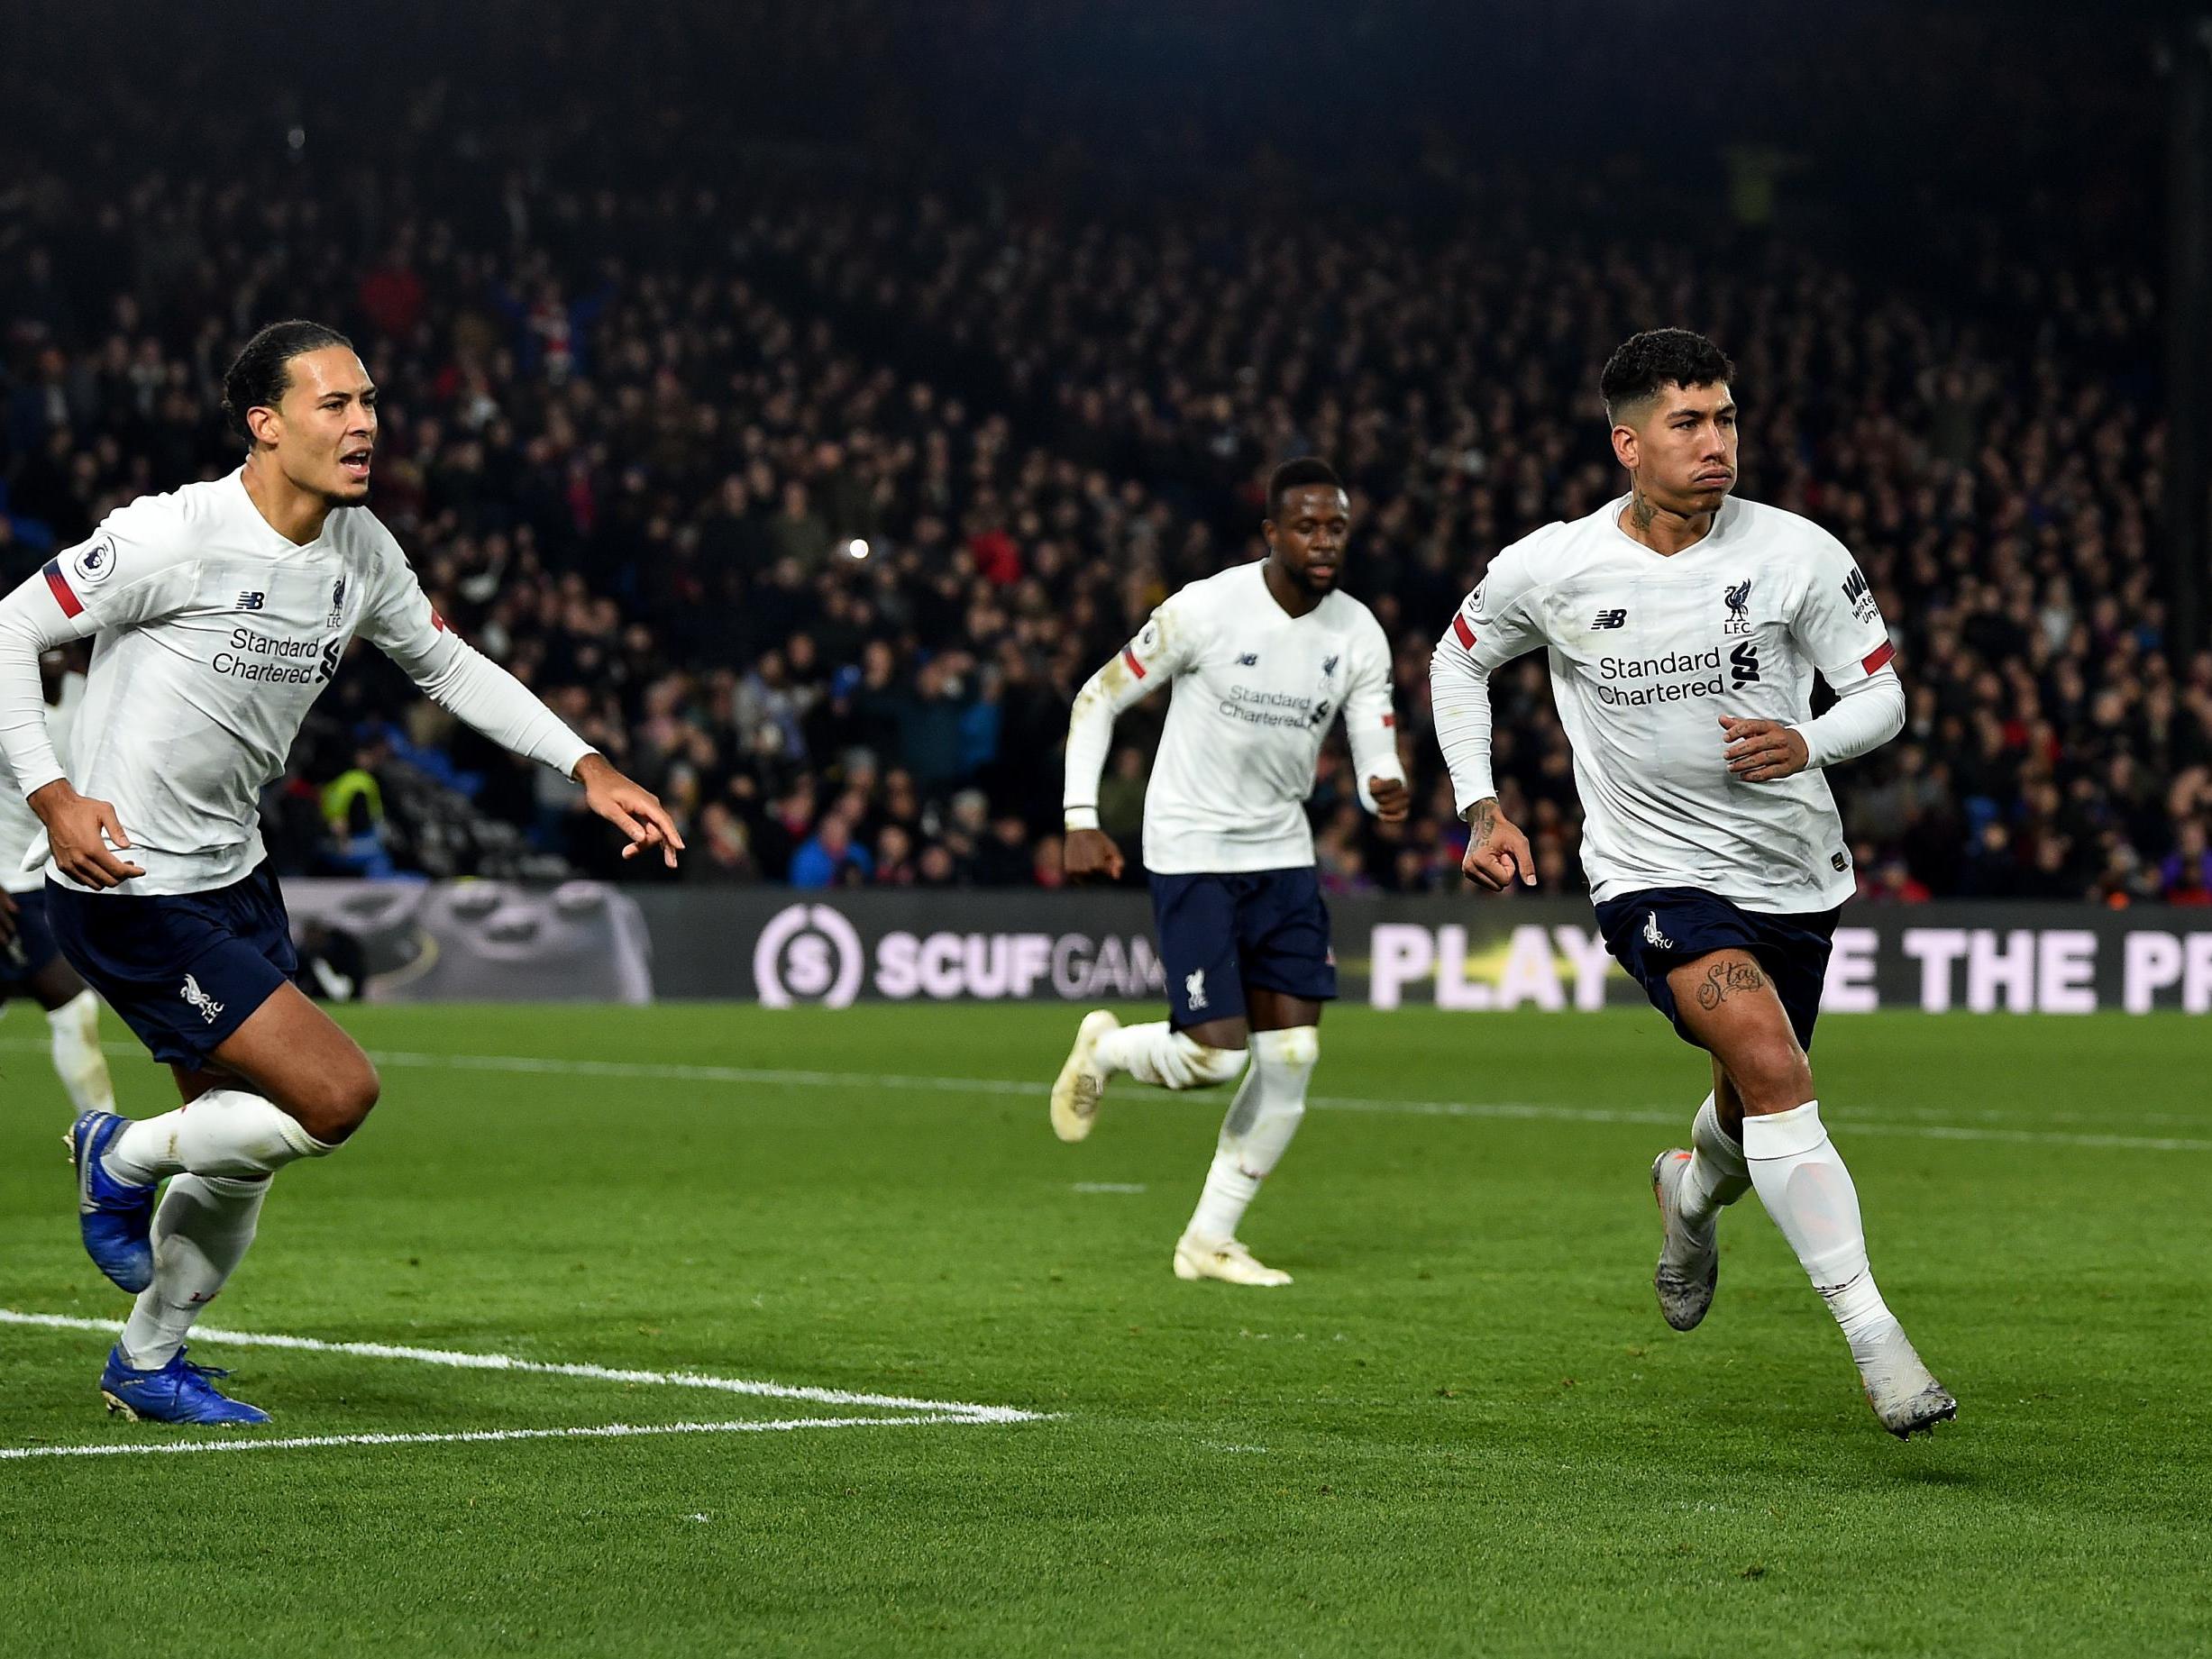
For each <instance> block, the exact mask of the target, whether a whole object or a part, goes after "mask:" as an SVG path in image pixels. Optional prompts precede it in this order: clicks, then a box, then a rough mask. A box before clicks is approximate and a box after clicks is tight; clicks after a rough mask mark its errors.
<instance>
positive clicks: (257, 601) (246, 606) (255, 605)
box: [238, 593, 269, 611]
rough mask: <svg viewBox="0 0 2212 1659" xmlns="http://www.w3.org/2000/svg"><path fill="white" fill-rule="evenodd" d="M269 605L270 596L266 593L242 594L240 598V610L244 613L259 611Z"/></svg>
mask: <svg viewBox="0 0 2212 1659" xmlns="http://www.w3.org/2000/svg"><path fill="white" fill-rule="evenodd" d="M268 603H269V596H268V595H267V594H265V593H242V594H240V595H239V596H238V608H239V609H240V610H242V611H258V610H260V609H261V606H264V605H266V604H268Z"/></svg>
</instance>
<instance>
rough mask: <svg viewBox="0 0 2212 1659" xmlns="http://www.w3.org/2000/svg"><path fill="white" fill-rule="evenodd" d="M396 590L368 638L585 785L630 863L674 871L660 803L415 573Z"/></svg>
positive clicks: (430, 688) (493, 729)
mask: <svg viewBox="0 0 2212 1659" xmlns="http://www.w3.org/2000/svg"><path fill="white" fill-rule="evenodd" d="M402 569H403V570H404V566H403V567H402ZM392 586H393V587H394V588H397V589H398V591H397V592H394V593H392V594H389V595H388V596H387V598H386V601H385V603H383V604H382V605H381V606H379V607H378V608H377V609H375V610H374V611H372V612H371V613H370V615H368V616H365V617H364V618H363V619H362V628H361V636H362V637H363V638H364V639H366V640H368V641H369V643H370V644H372V645H374V646H376V647H377V648H378V649H379V651H381V652H384V653H385V655H387V656H388V657H389V658H391V660H392V661H395V662H397V663H398V665H399V666H400V667H401V668H403V669H405V670H407V675H408V678H410V679H413V680H414V681H415V683H416V685H417V686H419V687H421V688H422V689H423V692H424V695H425V696H426V697H430V698H431V699H432V700H433V701H434V702H435V703H437V704H438V705H439V706H442V707H444V708H448V709H451V710H452V712H453V713H454V714H455V715H457V716H460V717H461V718H462V719H463V720H465V721H467V722H468V723H469V724H470V725H472V726H474V727H475V728H476V729H477V730H478V731H480V732H481V733H482V734H484V735H485V736H486V737H489V738H490V739H491V741H492V742H494V743H498V744H499V745H500V746H501V747H503V748H505V749H507V750H509V751H511V752H514V753H516V754H519V755H522V756H524V757H526V759H529V760H533V761H542V762H544V764H545V765H547V766H550V767H552V768H553V770H556V771H558V772H560V773H561V774H562V776H563V777H566V778H573V779H575V780H576V781H577V782H578V783H580V784H582V785H583V786H584V805H585V806H586V807H590V809H591V810H592V811H593V812H594V813H596V814H598V815H599V816H600V817H602V818H605V819H606V820H607V821H608V823H609V824H612V825H614V826H615V827H616V828H617V829H618V830H620V831H621V832H622V833H623V834H625V835H626V836H628V837H629V845H627V846H626V847H624V848H623V849H622V856H623V857H624V858H635V857H636V856H637V855H638V854H639V853H641V852H646V851H648V850H650V849H652V848H654V847H658V848H659V849H660V850H661V857H662V859H663V861H664V862H665V863H666V864H667V865H668V867H669V868H670V869H671V870H673V869H674V868H675V867H676V854H677V853H679V852H682V851H683V837H682V836H681V835H680V834H677V832H676V825H675V821H674V820H673V819H672V818H671V817H670V816H668V813H667V811H666V810H665V809H664V808H663V807H662V805H661V802H660V798H658V797H657V796H655V795H654V793H653V791H652V790H650V789H648V788H644V786H643V785H641V784H637V783H635V782H633V781H632V780H631V779H627V778H626V777H624V776H623V775H622V774H621V773H620V772H619V771H617V770H615V768H614V766H613V764H612V763H611V762H610V761H608V759H607V757H606V756H605V755H602V754H600V753H599V752H598V751H597V750H595V749H593V748H592V747H591V745H590V743H586V742H584V740H583V739H582V738H580V737H579V736H578V735H577V734H575V733H574V732H572V731H571V730H570V729H569V727H568V724H567V723H566V722H565V721H563V720H562V718H561V716H558V715H556V714H554V713H553V710H552V709H550V708H548V707H546V706H545V705H544V703H542V702H540V701H539V700H538V698H537V697H535V696H534V695H533V694H532V693H531V691H530V688H528V687H527V686H525V685H524V684H523V683H522V681H520V680H519V679H516V678H515V677H514V676H513V675H512V674H510V673H508V672H507V670H505V669H503V668H501V667H500V666H499V665H498V663H496V662H494V661H491V660H490V659H489V657H487V656H485V655H483V653H482V652H479V651H477V650H476V649H475V648H474V647H473V646H471V645H470V644H469V643H467V642H465V641H464V640H462V638H461V637H460V636H459V635H457V634H454V633H453V632H452V630H450V629H449V628H447V627H446V625H445V623H444V620H443V618H441V617H440V616H439V615H437V614H436V613H435V612H434V611H433V610H432V609H431V607H430V600H429V599H428V597H426V596H425V594H424V593H423V590H422V588H421V586H420V585H419V584H418V583H416V580H415V579H414V577H413V575H412V573H408V574H407V576H406V579H405V581H404V583H394V584H392Z"/></svg>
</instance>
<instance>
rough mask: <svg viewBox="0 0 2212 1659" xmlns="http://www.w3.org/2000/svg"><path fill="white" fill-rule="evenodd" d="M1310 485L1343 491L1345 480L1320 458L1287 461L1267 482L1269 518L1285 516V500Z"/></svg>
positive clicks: (1309, 457) (1312, 456)
mask: <svg viewBox="0 0 2212 1659" xmlns="http://www.w3.org/2000/svg"><path fill="white" fill-rule="evenodd" d="M1309 484H1325V485H1327V486H1328V487H1329V488H1330V489H1342V488H1344V480H1343V479H1340V478H1339V477H1338V476H1337V469H1335V468H1334V467H1332V466H1330V464H1329V463H1328V462H1327V461H1325V460H1321V458H1320V457H1318V456H1314V455H1308V456H1305V457H1304V458H1303V459H1302V460H1286V461H1284V463H1283V464H1282V465H1281V466H1279V467H1277V468H1276V469H1275V474H1274V476H1273V477H1271V478H1270V479H1268V480H1267V516H1268V517H1269V518H1279V517H1281V516H1282V514H1283V498H1284V497H1285V496H1287V495H1289V494H1290V493H1291V491H1293V489H1303V488H1306V486H1308V485H1309Z"/></svg>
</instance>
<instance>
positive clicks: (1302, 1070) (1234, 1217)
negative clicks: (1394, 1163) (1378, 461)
mask: <svg viewBox="0 0 2212 1659" xmlns="http://www.w3.org/2000/svg"><path fill="white" fill-rule="evenodd" d="M1267 508H1268V512H1267V520H1266V524H1264V525H1263V526H1262V529H1263V533H1265V535H1266V542H1267V557H1266V559H1264V560H1261V561H1258V562H1257V563H1252V564H1243V565H1239V566H1237V567H1235V568H1234V569H1231V570H1224V571H1222V572H1221V573H1220V575H1218V576H1210V577H1208V578H1206V579H1204V580H1202V581H1196V582H1193V583H1192V584H1191V585H1190V586H1189V587H1187V588H1184V589H1183V590H1182V591H1181V592H1180V593H1178V594H1176V595H1175V597H1173V598H1171V599H1169V600H1167V601H1166V602H1165V604H1163V605H1162V606H1160V607H1159V608H1158V609H1157V610H1156V611H1155V612H1153V614H1152V619H1151V620H1150V621H1149V622H1147V624H1145V626H1144V629H1143V631H1142V632H1141V633H1139V634H1138V635H1137V637H1136V638H1135V639H1133V640H1131V641H1130V642H1129V644H1128V645H1127V647H1125V648H1124V649H1123V650H1122V652H1121V653H1120V655H1119V656H1117V657H1116V658H1115V659H1114V660H1113V661H1111V662H1109V663H1108V664H1107V665H1106V666H1105V667H1104V668H1102V669H1101V670H1099V671H1098V672H1097V673H1096V674H1093V675H1092V677H1091V679H1090V680H1089V681H1088V683H1086V684H1085V685H1084V687H1083V690H1082V692H1081V693H1080V694H1079V695H1078V696H1077V697H1076V698H1075V706H1074V710H1073V712H1072V713H1071V715H1070V716H1069V719H1068V731H1067V784H1066V794H1065V801H1064V806H1065V813H1066V827H1067V840H1066V854H1065V858H1066V865H1067V872H1068V874H1069V875H1070V876H1072V877H1074V878H1075V879H1077V880H1083V879H1084V878H1087V877H1094V876H1101V875H1103V876H1108V877H1114V876H1119V875H1120V873H1121V869H1122V858H1121V850H1120V848H1119V847H1117V846H1116V845H1115V844H1114V843H1113V842H1112V840H1111V838H1109V837H1108V836H1107V835H1106V834H1104V833H1103V832H1101V830H1100V828H1099V826H1098V823H1099V821H1098V788H1099V773H1100V771H1101V769H1102V768H1103V767H1104V765H1105V761H1106V751H1107V748H1108V746H1109V744H1110V743H1111V741H1112V738H1113V725H1114V720H1115V718H1116V716H1119V715H1120V713H1121V712H1122V710H1124V709H1126V708H1129V707H1130V706H1133V705H1134V704H1136V703H1137V702H1138V701H1139V700H1140V699H1142V698H1143V697H1147V696H1148V695H1149V694H1150V693H1152V692H1154V691H1156V690H1158V689H1159V688H1161V687H1163V686H1172V687H1173V691H1172V693H1171V696H1170V701H1169V703H1168V706H1167V725H1166V730H1165V733H1164V734H1162V736H1161V739H1160V750H1159V756H1158V758H1157V759H1156V761H1154V763H1153V768H1152V778H1151V781H1150V783H1149V784H1148V785H1147V788H1146V791H1145V829H1144V861H1145V867H1146V869H1147V871H1150V873H1151V880H1152V906H1153V915H1154V917H1155V919H1156V925H1157V927H1158V932H1159V941H1160V961H1161V964H1162V966H1163V967H1164V968H1165V971H1166V978H1167V998H1168V1013H1169V1017H1168V1018H1167V1019H1165V1020H1164V1021H1159V1022H1156V1023H1153V1024H1148V1025H1121V1023H1120V1021H1119V1020H1117V1019H1116V1018H1115V1017H1114V1016H1113V1015H1112V1014H1111V1012H1109V1011H1108V1010H1106V1009H1103V1008H1101V1009H1099V1010H1097V1011H1095V1012H1093V1013H1092V1014H1090V1015H1088V1016H1085V1017H1084V1019H1083V1024H1082V1025H1080V1026H1079V1027H1078V1029H1077V1032H1076V1037H1075V1046H1074V1050H1073V1051H1072V1052H1071V1053H1069V1055H1068V1057H1067V1062H1066V1064H1065V1066H1063V1067H1062V1068H1061V1071H1060V1076H1059V1080H1058V1081H1056V1083H1055V1084H1054V1085H1053V1090H1052V1126H1053V1128H1054V1129H1055V1130H1056V1131H1057V1132H1058V1134H1059V1136H1060V1138H1061V1139H1062V1140H1065V1141H1079V1140H1081V1139H1083V1136H1085V1135H1088V1134H1090V1133H1091V1129H1092V1124H1093V1123H1094V1122H1095V1121H1096V1119H1097V1116H1098V1109H1099V1102H1100V1099H1101V1096H1102V1095H1103V1093H1104V1090H1105V1087H1106V1082H1107V1080H1108V1079H1109V1078H1111V1077H1112V1076H1113V1075H1114V1074H1115V1073H1117V1072H1122V1071H1126V1072H1128V1073H1129V1075H1130V1076H1131V1077H1134V1078H1136V1079H1137V1080H1138V1081H1140V1082H1146V1083H1152V1084H1155V1085H1156V1086H1158V1087H1160V1088H1163V1089H1199V1088H1203V1087H1205V1086H1207V1085H1209V1084H1213V1083H1226V1082H1228V1081H1229V1080H1231V1079H1233V1078H1235V1077H1236V1076H1237V1075H1238V1073H1239V1072H1240V1071H1241V1072H1243V1073H1244V1082H1243V1084H1242V1085H1241V1087H1239V1089H1238V1090H1237V1096H1236V1098H1235V1099H1234V1100H1232V1101H1231V1102H1230V1103H1229V1116H1228V1118H1227V1119H1226V1121H1224V1122H1223V1124H1222V1125H1221V1134H1220V1141H1219V1143H1218V1144H1217V1146H1216V1149H1215V1152H1214V1157H1213V1164H1212V1167H1211V1170H1209V1171H1208V1172H1207V1175H1206V1184H1205V1188H1204V1190H1203V1191H1202V1193H1201V1195H1200V1197H1199V1200H1198V1208H1197V1210H1196V1212H1195V1213H1193V1216H1192V1217H1191V1222H1190V1226H1188V1227H1186V1228H1185V1229H1184V1234H1183V1236H1182V1237H1181V1238H1180V1239H1179V1240H1177V1241H1176V1244H1175V1262H1174V1264H1175V1276H1176V1277H1177V1278H1179V1279H1220V1280H1226V1281H1229V1282H1230V1283H1232V1284H1248V1285H1282V1284H1288V1283H1289V1282H1290V1275H1289V1274H1288V1273H1285V1272H1282V1271H1280V1270H1279V1269H1276V1268H1271V1267H1266V1266H1264V1265H1262V1264H1261V1263H1260V1262H1257V1261H1256V1260H1254V1258H1253V1256H1252V1253H1251V1252H1250V1251H1248V1249H1246V1248H1245V1246H1244V1245H1243V1244H1241V1243H1240V1242H1239V1240H1238V1238H1237V1227H1238V1225H1239V1223H1240V1222H1241V1221H1242V1219H1243V1217H1244V1212H1245V1208H1246V1207H1247V1206H1248V1205H1249V1204H1250V1203H1251V1201H1252V1199H1253V1198H1254V1196H1255V1195H1256V1194H1257V1192H1258V1191H1259V1185H1260V1182H1261V1180H1264V1179H1265V1178H1266V1175H1267V1174H1268V1172H1269V1171H1272V1170H1273V1169H1274V1168H1275V1164H1276V1162H1277V1161H1278V1160H1280V1159H1281V1157H1282V1156H1283V1153H1284V1148H1286V1147H1287V1146H1288V1145H1289V1144H1290V1141H1291V1136H1292V1135H1294V1134H1295V1133H1296V1132H1297V1129H1298V1124H1299V1121H1300V1119H1301V1118H1302V1117H1303V1116H1304V1114H1305V1096H1306V1080H1307V1079H1308V1078H1309V1077H1310V1076H1312V1071H1313V1066H1314V1062H1316V1061H1317V1060H1318V1059H1319V1058H1320V1056H1321V1030H1320V1026H1321V1004H1322V1003H1324V1002H1326V1001H1328V1000H1329V999H1330V998H1332V997H1334V996H1335V995H1336V994H1337V970H1336V958H1335V956H1334V955H1333V954H1332V953H1331V952H1330V944H1329V909H1328V907H1327V906H1326V905H1325V904H1324V903H1323V902H1322V900H1321V882H1320V880H1319V878H1318V877H1317V875H1316V874H1315V871H1314V868H1313V834H1312V829H1311V827H1310V826H1309V825H1308V824H1307V822H1306V814H1305V800H1306V797H1307V796H1309V795H1311V794H1312V792H1313V769H1314V762H1315V761H1316V759H1317V758H1318V757H1319V755H1320V753H1321V743H1322V741H1323V739H1325V738H1326V737H1327V736H1328V734H1329V728H1330V725H1331V724H1332V723H1333V722H1335V721H1337V720H1338V719H1341V720H1342V721H1343V722H1344V730H1345V734H1346V735H1347V736H1348V738H1349V739H1350V741H1351V748H1352V764H1353V768H1354V775H1355V777H1356V778H1357V779H1358V783H1357V788H1358V792H1359V798H1360V801H1361V803H1362V804H1363V805H1364V806H1366V807H1367V808H1368V810H1369V811H1371V812H1374V813H1375V814H1376V816H1379V817H1381V818H1383V819H1384V820H1385V822H1389V823H1396V822H1398V821H1400V820H1402V819H1403V818H1404V816H1405V815H1406V808H1407V805H1408V798H1407V795H1406V788H1405V774H1404V771H1403V769H1402V768H1401V767H1400V765H1399V762H1398V749H1397V733H1396V722H1395V720H1394V717H1393V716H1392V713H1391V703H1390V667H1391V663H1390V643H1389V641H1388V640H1387V639H1386V638H1385V636H1384V634H1383V629H1382V625H1381V624H1379V623H1377V622H1376V620H1375V616H1374V614H1373V613H1372V612H1370V611H1369V610H1368V609H1367V606H1364V605H1362V604H1361V603H1360V602H1359V601H1358V600H1357V599H1355V598H1353V597H1351V596H1350V595H1348V594H1345V593H1341V592H1339V591H1338V588H1337V579H1338V576H1339V572H1340V571H1341V570H1342V569H1343V565H1344V559H1345V551H1346V546H1347V543H1348V540H1349V538H1350V533H1351V503H1350V500H1349V498H1348V497H1347V496H1346V495H1345V492H1344V486H1343V484H1342V483H1341V482H1340V481H1339V479H1338V478H1337V475H1336V474H1335V472H1333V471H1332V470H1330V468H1329V467H1328V466H1327V465H1326V464H1325V463H1323V462H1321V461H1319V460H1294V461H1291V462H1288V463H1286V464H1285V465H1284V466H1282V467H1279V468H1277V469H1275V476H1274V478H1273V479H1271V480H1270V481H1269V483H1268V487H1267ZM1247 1051H1249V1053H1250V1057H1251V1066H1250V1069H1249V1070H1248V1071H1247V1070H1246V1066H1245V1060H1246V1053H1247Z"/></svg>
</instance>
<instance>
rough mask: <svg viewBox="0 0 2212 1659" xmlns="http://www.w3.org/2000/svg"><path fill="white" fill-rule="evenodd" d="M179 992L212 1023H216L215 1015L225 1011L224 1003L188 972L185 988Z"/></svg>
mask: <svg viewBox="0 0 2212 1659" xmlns="http://www.w3.org/2000/svg"><path fill="white" fill-rule="evenodd" d="M177 994H178V996H179V997H182V998H184V999H185V1000H186V1001H187V1002H188V1003H190V1004H191V1005H192V1006H193V1007H196V1008H197V1009H198V1010H199V1011H200V1017H201V1018H202V1019H204V1020H206V1022H207V1023H208V1024H209V1025H214V1024H215V1016H216V1015H218V1014H220V1013H222V1012H223V1005H222V1004H221V1003H219V1002H217V1001H216V1000H215V998H213V997H210V996H209V995H208V994H207V993H206V991H204V990H202V989H200V982H199V981H198V980H196V979H194V978H193V977H192V976H191V975H190V974H188V973H187V974H186V975H185V982H184V987H183V989H180V990H179V991H178V993H177Z"/></svg>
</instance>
